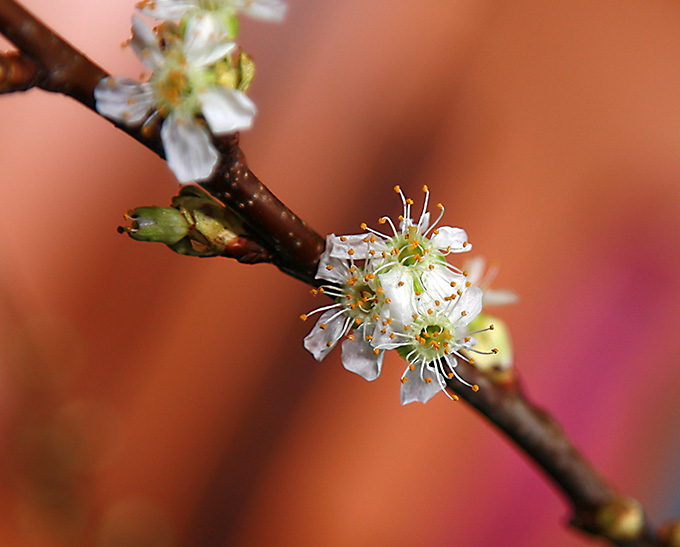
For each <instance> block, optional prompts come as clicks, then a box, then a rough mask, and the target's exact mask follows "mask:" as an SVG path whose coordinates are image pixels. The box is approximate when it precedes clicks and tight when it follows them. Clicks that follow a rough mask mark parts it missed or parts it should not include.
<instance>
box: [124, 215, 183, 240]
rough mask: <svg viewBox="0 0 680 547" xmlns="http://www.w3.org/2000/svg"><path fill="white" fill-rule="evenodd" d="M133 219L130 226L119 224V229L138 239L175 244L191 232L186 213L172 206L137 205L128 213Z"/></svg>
mask: <svg viewBox="0 0 680 547" xmlns="http://www.w3.org/2000/svg"><path fill="white" fill-rule="evenodd" d="M126 217H127V218H128V219H130V220H131V221H132V223H131V225H130V226H129V227H123V226H119V227H118V231H119V232H120V233H121V234H122V233H123V232H127V234H128V235H129V236H130V237H131V238H132V239H136V240H137V241H156V242H159V243H165V244H166V245H174V244H175V243H177V242H178V241H180V240H181V239H182V238H184V237H186V236H187V235H188V234H189V229H190V225H189V223H188V222H187V219H186V218H185V217H184V215H183V214H182V213H181V212H179V211H178V210H177V209H174V208H172V207H155V206H151V207H137V208H136V209H133V210H132V211H129V212H128V214H127V215H126Z"/></svg>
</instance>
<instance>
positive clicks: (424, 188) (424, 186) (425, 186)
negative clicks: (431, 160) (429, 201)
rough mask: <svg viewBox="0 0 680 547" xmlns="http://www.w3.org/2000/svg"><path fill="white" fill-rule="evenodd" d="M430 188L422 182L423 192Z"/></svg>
mask: <svg viewBox="0 0 680 547" xmlns="http://www.w3.org/2000/svg"><path fill="white" fill-rule="evenodd" d="M429 191H430V189H429V188H428V187H427V184H423V192H429Z"/></svg>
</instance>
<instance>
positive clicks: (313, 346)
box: [304, 308, 346, 361]
mask: <svg viewBox="0 0 680 547" xmlns="http://www.w3.org/2000/svg"><path fill="white" fill-rule="evenodd" d="M338 311H339V308H333V309H332V310H328V311H326V312H324V313H323V314H322V315H321V317H320V318H319V320H318V321H317V322H316V325H314V328H312V330H311V331H309V334H308V335H307V336H306V337H305V340H304V346H305V349H306V350H307V351H309V352H310V353H311V354H312V355H313V356H314V359H316V360H317V361H321V360H322V359H323V358H324V357H326V355H328V352H329V351H331V350H332V349H333V348H334V347H335V344H337V343H338V340H340V338H341V337H342V335H343V334H345V330H346V328H345V323H346V317H345V316H344V314H339V315H338V316H337V317H336V318H335V319H333V320H331V317H333V316H334V315H336V314H338ZM321 325H325V326H326V328H325V329H324V328H321Z"/></svg>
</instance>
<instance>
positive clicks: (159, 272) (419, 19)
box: [0, 0, 680, 547]
mask: <svg viewBox="0 0 680 547" xmlns="http://www.w3.org/2000/svg"><path fill="white" fill-rule="evenodd" d="M289 4H290V11H289V14H288V17H287V20H286V22H285V23H284V24H283V25H270V24H266V23H261V22H255V21H249V20H244V21H243V25H242V31H241V41H240V43H241V45H242V46H243V47H244V49H245V50H246V51H247V52H249V53H250V54H252V55H253V56H254V58H255V61H256V63H257V68H258V74H257V77H256V79H255V83H254V85H253V88H252V94H251V95H252V97H253V99H254V100H255V102H256V103H257V105H258V108H259V110H260V114H259V116H258V118H257V120H256V124H255V128H254V129H253V130H252V131H250V132H248V133H247V134H244V135H243V136H242V146H243V149H244V151H245V153H246V155H247V157H248V160H249V163H250V166H251V168H252V169H253V171H254V172H255V173H256V174H258V176H259V177H260V178H261V179H262V180H263V181H264V182H265V183H266V184H268V185H269V187H270V188H271V189H272V191H274V193H276V194H277V195H278V196H279V197H280V198H281V199H282V200H283V201H284V202H285V203H287V204H288V205H289V206H290V207H291V208H292V209H293V210H295V211H296V212H297V213H298V214H300V215H301V216H302V217H303V218H304V219H306V220H307V221H308V222H309V223H310V224H311V225H312V226H314V227H315V228H316V229H317V230H318V231H319V232H320V233H321V234H326V233H329V232H335V233H356V232H358V231H359V224H360V223H361V222H367V223H369V225H371V224H372V225H373V226H376V221H377V219H378V217H380V216H382V215H385V214H389V215H391V216H393V217H394V216H396V215H397V214H398V213H399V212H400V202H399V199H398V196H396V195H395V194H394V193H393V192H392V190H391V189H392V187H393V186H394V185H395V184H399V185H401V186H402V188H404V189H405V190H406V192H407V193H408V194H410V195H411V196H412V197H413V198H415V199H416V203H419V202H420V199H421V195H422V194H421V193H420V188H421V187H422V185H423V184H427V185H428V186H429V187H430V189H431V191H432V199H433V200H434V201H435V202H437V201H441V202H442V203H444V204H445V205H446V207H447V214H446V217H445V221H446V224H450V225H454V226H461V227H464V228H465V229H466V230H467V232H468V235H469V236H470V240H471V242H472V243H473V245H474V249H473V253H478V254H483V255H484V256H486V257H487V258H488V259H489V260H490V261H492V262H493V263H496V264H499V265H501V267H502V269H501V274H500V276H499V278H498V279H497V281H496V283H495V285H496V286H498V287H512V288H514V289H515V290H516V291H517V292H518V293H519V294H520V296H521V302H520V303H519V304H518V305H515V306H513V307H509V308H506V309H503V310H497V313H498V314H499V315H501V316H502V317H503V318H504V319H505V320H506V321H507V322H508V323H509V324H510V326H511V329H512V333H513V339H514V344H515V355H516V367H517V369H518V370H519V372H520V374H521V375H522V377H523V379H524V381H525V383H526V385H527V387H528V391H529V392H530V394H531V396H532V398H533V399H535V400H536V401H537V402H538V403H539V404H541V405H543V406H545V407H547V408H548V409H549V410H550V411H551V412H552V413H554V415H555V416H556V417H557V418H558V420H560V421H561V423H562V424H563V425H564V426H565V428H566V430H567V432H568V433H569V434H570V435H571V436H572V438H573V439H574V440H575V442H576V443H577V445H578V446H580V447H581V449H582V450H583V452H584V453H585V454H586V455H587V456H588V457H589V458H590V459H591V460H592V461H593V462H594V464H595V465H596V467H597V468H598V469H600V471H601V472H602V473H603V474H604V475H605V476H606V477H608V478H609V479H611V481H612V482H613V483H614V484H615V485H616V486H617V487H619V488H620V489H621V490H622V491H624V492H626V493H629V494H632V495H634V496H636V497H638V498H639V499H640V500H641V501H642V502H643V503H644V505H645V507H646V508H647V510H648V511H649V513H650V515H651V517H652V519H653V520H654V521H655V522H660V521H662V520H664V519H667V518H670V517H672V516H674V515H676V516H677V515H678V514H680V496H679V495H678V492H679V491H680V477H679V476H678V473H677V462H678V459H679V457H680V441H679V437H678V434H677V432H678V429H679V426H680V412H678V398H677V393H678V391H680V375H678V373H677V369H676V368H675V367H676V366H677V361H678V356H677V351H678V349H679V348H680V341H679V339H678V337H677V334H676V332H675V331H676V330H677V327H676V325H678V321H679V319H680V317H679V315H680V300H679V298H678V294H679V293H680V254H679V253H678V251H679V247H680V246H679V240H680V215H679V214H678V210H679V209H678V207H679V205H680V184H678V182H679V181H680V153H679V152H680V62H679V61H680V32H678V30H679V29H680V5H679V4H677V3H676V2H668V1H660V0H645V1H644V2H642V1H634V2H625V3H622V2H615V1H613V0H605V1H602V2H597V3H595V2H587V1H584V0H570V1H566V0H555V1H552V2H545V3H541V2H530V1H527V0H518V1H516V2H493V1H475V2H473V1H466V0H455V1H451V0H446V1H445V0H424V1H423V2H420V3H418V4H417V6H418V7H417V8H416V7H415V4H414V3H413V2H406V1H402V0H392V1H391V2H363V1H358V0H347V1H343V2H328V1H321V0H315V1H311V0H291V1H290V2H289ZM24 5H25V6H26V7H28V8H29V9H31V10H32V11H33V12H34V13H36V14H38V15H39V16H40V17H41V18H42V19H43V20H44V21H45V22H47V23H48V24H49V25H51V26H53V28H55V29H56V30H57V31H58V32H59V33H61V34H62V35H63V36H64V37H66V38H67V39H68V40H69V41H71V42H72V43H73V44H74V45H76V46H77V47H79V48H81V49H82V50H83V51H84V52H85V53H86V54H87V55H89V56H90V57H91V58H92V59H93V60H95V61H96V62H98V63H100V64H101V65H102V66H103V67H104V68H106V69H107V70H108V71H110V72H112V73H113V74H118V75H126V76H131V77H135V76H137V75H138V74H139V73H140V72H141V70H142V67H141V65H140V64H139V62H138V61H137V59H136V58H135V57H134V55H133V53H132V52H131V51H130V50H129V49H123V50H121V49H120V48H119V44H120V43H121V42H123V41H124V40H125V39H126V38H127V37H128V36H129V27H130V15H131V13H132V10H133V2H88V1H85V0H68V1H66V2H52V1H47V0H26V1H25V2H24ZM0 119H2V124H3V130H2V134H1V135H0V143H1V145H0V162H1V163H0V165H1V166H2V184H0V199H1V200H2V204H3V207H2V215H0V230H1V231H0V233H2V234H3V235H4V238H3V252H2V258H0V325H1V327H2V328H1V329H0V362H1V364H2V367H1V368H0V432H1V433H2V435H1V436H0V443H1V444H0V512H1V513H2V515H3V519H2V520H0V543H2V545H18V546H19V545H45V546H51V545H82V544H93V545H103V546H113V545H126V546H127V545H139V546H142V545H158V546H168V545H239V546H250V545H281V546H300V545H324V546H347V545H352V546H354V545H360V546H364V545H365V546H382V545H389V546H402V545H403V546H411V545H461V546H489V545H522V546H524V545H526V546H545V545H551V546H558V547H559V546H575V545H576V546H577V545H590V544H591V543H592V540H589V539H588V538H585V537H584V536H582V535H580V534H578V533H576V532H573V531H571V530H570V529H569V528H568V527H567V526H566V521H567V519H568V517H569V512H568V508H567V507H566V505H565V504H564V502H563V501H562V500H561V499H560V498H559V497H558V496H557V495H556V493H555V492H554V491H553V490H552V488H551V486H549V485H548V484H547V483H546V481H545V480H544V479H543V478H542V477H541V476H540V475H539V474H537V472H536V471H535V470H534V468H533V467H532V466H531V465H530V464H529V463H527V461H525V460H524V459H523V458H522V457H521V456H520V455H518V453H517V452H516V451H515V450H514V449H513V448H512V447H510V446H509V444H508V443H507V442H506V441H505V440H504V439H503V438H502V437H501V436H500V435H499V434H498V433H497V432H496V431H495V430H493V429H492V428H491V427H490V426H489V425H487V424H486V423H485V422H483V421H482V420H481V419H480V418H479V417H478V416H477V415H475V414H473V412H472V411H471V410H470V409H469V408H468V407H466V406H465V405H464V404H463V403H452V402H451V401H449V400H448V399H447V398H446V397H444V396H442V395H440V396H437V397H435V398H434V399H433V400H432V401H430V402H429V403H428V404H427V405H421V404H411V405H408V406H406V407H402V406H401V405H400V404H399V387H400V384H399V377H400V375H401V373H402V369H403V366H404V365H403V362H400V360H399V358H398V357H396V355H395V356H390V357H389V358H388V359H387V360H386V363H385V366H384V370H383V374H382V376H381V377H380V378H379V379H378V380H377V381H375V382H373V383H368V382H366V381H364V380H363V379H362V378H360V377H358V376H356V375H353V374H350V373H347V372H346V371H344V369H343V368H342V366H341V364H340V359H339V357H340V355H339V349H338V350H336V351H334V352H333V353H332V354H331V355H330V356H329V357H328V358H327V359H326V360H325V361H324V362H323V363H317V362H315V361H314V360H313V359H312V357H311V356H310V355H308V354H307V353H306V352H305V351H304V349H303V348H302V338H303V337H304V336H305V335H306V333H307V331H308V329H309V328H310V327H311V324H310V323H302V322H300V321H298V320H297V317H298V315H299V314H300V313H303V312H305V311H308V310H310V309H313V308H314V307H317V306H318V305H319V301H318V300H314V299H312V297H311V296H310V295H309V294H308V288H307V287H305V286H304V285H302V284H301V283H299V282H298V281H295V280H293V279H291V278H288V277H286V276H284V275H282V274H281V273H280V272H279V271H277V270H276V269H275V268H273V267H271V266H268V265H259V266H242V265H239V264H237V263H235V262H232V261H228V260H223V259H196V258H187V257H183V256H179V255H176V254H174V253H172V252H170V251H169V250H168V249H167V248H165V247H164V246H162V245H147V244H140V243H136V242H134V241H132V240H130V239H129V238H127V237H122V236H119V235H118V234H116V231H115V228H116V226H118V224H120V223H121V222H122V214H123V213H124V212H125V211H126V210H128V209H130V208H132V207H135V206H139V205H151V204H156V205H166V204H169V202H170V199H171V197H172V196H173V195H174V193H175V192H176V190H177V184H176V182H175V180H174V179H173V177H172V175H171V174H170V172H169V171H168V169H167V168H166V166H165V164H164V162H162V161H161V160H160V159H158V158H157V157H155V156H154V155H153V154H151V153H150V152H148V151H147V150H145V149H143V148H142V147H141V146H139V145H138V144H137V143H136V142H134V141H133V140H132V139H130V138H129V137H127V136H126V135H125V134H123V133H121V132H119V131H116V130H115V129H113V128H112V127H111V125H110V124H109V123H108V122H107V121H106V120H104V119H102V118H99V117H98V116H96V115H94V114H93V113H92V112H90V111H88V110H86V109H85V108H83V107H81V106H80V105H79V104H77V103H75V102H74V101H72V100H70V99H67V98H64V97H61V96H57V95H53V94H48V93H44V92H41V91H37V90H36V91H30V92H28V93H25V94H24V93H17V94H13V95H7V96H2V97H0Z"/></svg>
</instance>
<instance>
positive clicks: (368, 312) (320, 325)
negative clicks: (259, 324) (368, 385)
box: [300, 234, 385, 380]
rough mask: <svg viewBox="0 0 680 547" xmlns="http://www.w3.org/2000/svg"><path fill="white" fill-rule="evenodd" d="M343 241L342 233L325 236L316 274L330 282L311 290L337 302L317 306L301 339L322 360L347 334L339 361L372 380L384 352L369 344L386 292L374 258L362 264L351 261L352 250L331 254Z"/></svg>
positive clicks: (306, 315) (352, 370)
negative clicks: (312, 321) (340, 255)
mask: <svg viewBox="0 0 680 547" xmlns="http://www.w3.org/2000/svg"><path fill="white" fill-rule="evenodd" d="M344 243H346V238H345V237H344V236H340V237H337V236H335V235H333V234H331V235H329V236H327V237H326V249H325V251H324V252H323V254H322V255H321V260H320V262H319V266H318V270H317V274H316V278H317V279H323V280H325V281H329V282H331V283H333V284H332V285H321V286H320V287H319V289H318V290H316V289H314V290H313V291H312V292H313V294H317V293H322V294H326V295H328V296H330V297H331V298H334V299H335V300H336V302H335V303H334V304H330V305H328V306H323V307H321V308H318V309H316V310H314V311H312V312H310V313H309V314H304V315H301V316H300V317H301V318H302V319H303V320H306V319H307V317H308V316H310V315H312V314H315V313H319V312H323V313H322V315H321V317H320V318H319V320H318V321H317V323H316V325H314V327H313V328H312V330H311V331H310V333H309V334H308V335H307V337H306V338H305V340H304V346H305V348H306V349H307V350H308V351H309V352H310V353H311V354H312V355H313V356H314V358H315V359H316V360H317V361H321V360H322V359H323V358H324V357H326V355H327V354H328V352H329V351H331V350H332V349H333V348H334V347H335V345H336V344H337V343H338V341H339V340H340V338H342V337H343V336H344V335H347V340H345V341H344V342H343V343H342V364H343V366H344V367H345V368H346V369H347V370H349V371H351V372H355V373H357V374H359V375H361V376H363V377H364V378H366V380H375V379H376V378H377V377H378V375H379V374H380V369H381V367H382V360H383V354H384V352H383V351H381V350H379V349H376V348H373V347H371V344H370V342H371V339H372V337H371V333H372V332H373V326H374V324H375V323H376V321H378V320H379V318H380V313H381V309H382V307H383V305H384V304H385V296H384V292H383V290H382V289H381V288H380V286H379V283H378V280H377V278H376V276H375V274H374V273H373V266H374V262H373V261H372V260H370V259H367V260H365V261H363V262H364V264H363V265H359V264H357V263H355V262H354V259H353V257H352V255H353V254H354V253H353V252H351V253H350V254H349V255H348V256H347V258H337V257H335V256H333V250H334V249H335V246H336V245H338V244H341V245H342V244H344Z"/></svg>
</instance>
